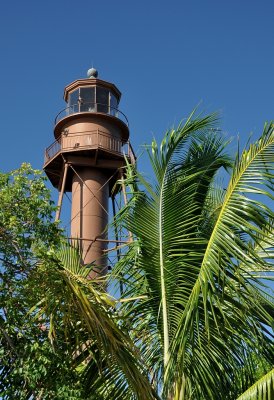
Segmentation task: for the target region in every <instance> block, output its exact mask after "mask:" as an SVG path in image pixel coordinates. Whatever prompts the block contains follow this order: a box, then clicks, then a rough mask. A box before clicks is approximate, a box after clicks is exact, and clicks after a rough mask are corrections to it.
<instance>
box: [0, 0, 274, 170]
mask: <svg viewBox="0 0 274 400" xmlns="http://www.w3.org/2000/svg"><path fill="white" fill-rule="evenodd" d="M273 16H274V2H273V1H270V0H269V1H264V0H262V1H255V0H250V1H247V0H241V1H236V0H230V1H220V0H219V1H216V0H203V1H202V0H194V1H184V0H181V1H179V0H170V1H169V2H167V1H162V0H160V1H148V0H147V1H144V0H139V1H130V0H128V1H126V0H117V1H104V2H102V1H96V2H92V1H86V0H80V1H78V2H76V1H71V0H68V1H63V0H56V1H53V0H48V1H44V2H42V1H34V0H25V1H21V0H14V1H8V2H7V1H5V2H3V3H2V5H1V13H0V49H1V63H0V69H1V75H0V82H1V96H0V112H1V146H0V169H1V170H2V171H8V170H11V169H14V168H17V167H18V166H19V165H20V164H21V163H22V162H23V161H28V162H30V163H31V164H32V165H33V166H34V167H35V168H41V167H42V164H43V152H44V148H45V147H46V146H48V145H49V144H51V142H53V140H54V139H53V121H54V117H55V116H56V114H57V113H58V112H59V111H60V110H61V109H62V108H64V107H65V103H64V101H63V99H62V96H63V89H64V86H66V85H67V84H69V83H70V82H72V81H73V80H75V79H77V78H82V77H83V78H84V77H85V76H86V71H87V69H88V68H90V67H91V66H92V65H93V66H94V67H96V68H97V69H98V71H99V77H100V78H101V79H105V80H109V81H112V82H114V83H115V84H116V85H117V86H118V87H119V89H120V90H121V91H122V93H123V97H122V101H121V103H120V109H121V110H122V111H123V112H124V113H125V114H126V115H127V117H128V119H129V123H130V130H131V141H132V143H133V146H134V148H135V150H136V151H137V153H138V148H140V146H141V145H142V144H143V143H145V142H146V143H149V142H150V141H151V138H152V137H153V136H155V137H156V138H158V139H160V138H161V136H162V134H163V133H164V131H165V130H166V129H167V128H169V127H170V126H172V125H174V124H175V125H176V124H177V123H178V122H179V121H180V120H181V119H182V118H184V117H185V116H187V115H188V114H189V113H190V111H191V110H192V109H193V108H194V107H195V106H196V105H197V104H199V103H200V110H204V111H205V112H211V111H215V110H219V111H220V114H221V117H222V118H221V120H220V127H221V128H222V129H223V130H224V131H225V132H226V133H227V135H228V136H234V137H237V135H239V136H240V140H241V143H242V144H244V143H245V142H246V140H247V138H248V136H249V133H250V132H254V137H257V136H258V135H259V133H260V132H261V130H262V127H263V124H264V122H265V121H266V120H271V118H273V115H274V113H273V111H274V107H273V102H274V100H273V97H274V96H273V75H274V40H273V39H274V25H273ZM234 148H235V149H236V141H235V142H234ZM139 167H140V169H141V170H144V171H145V170H146V163H145V161H142V160H141V161H140V162H139Z"/></svg>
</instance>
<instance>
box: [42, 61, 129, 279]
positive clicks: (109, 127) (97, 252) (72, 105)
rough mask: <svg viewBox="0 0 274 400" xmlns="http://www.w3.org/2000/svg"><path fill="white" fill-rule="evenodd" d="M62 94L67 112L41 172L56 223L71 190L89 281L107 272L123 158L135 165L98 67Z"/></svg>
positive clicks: (74, 230)
mask: <svg viewBox="0 0 274 400" xmlns="http://www.w3.org/2000/svg"><path fill="white" fill-rule="evenodd" d="M87 76H88V77H87V79H78V80H76V81H74V82H72V83H71V84H69V85H68V86H66V87H65V90H64V100H65V102H66V103H67V105H66V108H65V109H64V110H62V111H61V112H60V113H59V114H58V115H57V117H56V119H55V127H54V136H55V142H54V143H53V144H51V145H50V146H49V147H48V148H47V149H46V152H45V162H44V171H45V173H46V174H47V176H48V178H49V180H50V181H51V183H52V185H53V186H54V187H56V188H57V189H58V191H59V199H58V206H59V207H58V210H57V214H56V219H59V217H60V211H61V206H62V199H63V195H64V193H65V192H71V203H72V204H71V239H72V242H73V241H75V242H76V241H77V242H79V243H80V245H81V250H82V257H83V263H84V264H90V263H92V264H93V265H94V272H93V274H92V278H96V277H97V276H101V275H103V274H105V272H106V269H107V257H106V249H107V247H108V234H107V224H108V214H109V211H108V209H109V207H108V203H109V196H110V195H112V194H113V190H114V192H115V183H116V182H117V180H118V179H120V178H121V177H122V176H123V167H124V166H125V163H126V158H127V159H128V160H129V162H134V153H133V151H132V149H131V146H130V143H129V128H128V121H127V118H126V116H125V115H124V114H123V113H122V112H121V111H119V109H118V106H119V101H120V98H121V93H120V91H119V90H118V89H117V87H116V86H115V85H114V84H113V83H110V82H106V81H103V80H101V79H98V73H97V71H96V69H94V68H91V69H89V70H88V73H87Z"/></svg>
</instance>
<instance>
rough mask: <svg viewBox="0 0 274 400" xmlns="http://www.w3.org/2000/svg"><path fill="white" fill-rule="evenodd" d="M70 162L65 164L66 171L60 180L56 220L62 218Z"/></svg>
mask: <svg viewBox="0 0 274 400" xmlns="http://www.w3.org/2000/svg"><path fill="white" fill-rule="evenodd" d="M68 166H69V165H68V164H67V163H65V166H64V173H63V176H62V179H61V180H60V183H61V190H59V196H58V204H57V207H58V208H57V210H56V214H55V221H58V220H59V219H60V214H61V208H62V201H63V196H64V191H65V185H66V179H67V173H68Z"/></svg>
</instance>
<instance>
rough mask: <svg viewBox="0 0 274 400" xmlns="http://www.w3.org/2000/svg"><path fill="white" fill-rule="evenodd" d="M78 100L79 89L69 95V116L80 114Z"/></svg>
mask: <svg viewBox="0 0 274 400" xmlns="http://www.w3.org/2000/svg"><path fill="white" fill-rule="evenodd" d="M78 98H79V89H77V90H74V92H72V93H70V95H69V102H68V105H69V114H73V113H75V112H78Z"/></svg>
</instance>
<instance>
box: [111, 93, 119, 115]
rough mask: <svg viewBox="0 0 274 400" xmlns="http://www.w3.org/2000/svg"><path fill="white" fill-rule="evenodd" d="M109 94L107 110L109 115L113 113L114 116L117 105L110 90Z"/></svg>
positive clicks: (116, 111)
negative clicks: (108, 108) (108, 107)
mask: <svg viewBox="0 0 274 400" xmlns="http://www.w3.org/2000/svg"><path fill="white" fill-rule="evenodd" d="M109 96H110V110H109V113H110V114H111V115H115V116H116V115H117V113H118V110H117V106H118V101H117V98H116V97H115V96H114V94H112V93H111V92H110V93H109Z"/></svg>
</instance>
